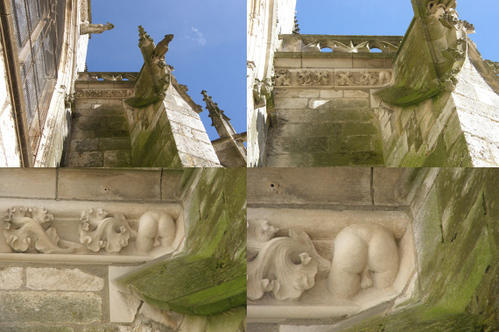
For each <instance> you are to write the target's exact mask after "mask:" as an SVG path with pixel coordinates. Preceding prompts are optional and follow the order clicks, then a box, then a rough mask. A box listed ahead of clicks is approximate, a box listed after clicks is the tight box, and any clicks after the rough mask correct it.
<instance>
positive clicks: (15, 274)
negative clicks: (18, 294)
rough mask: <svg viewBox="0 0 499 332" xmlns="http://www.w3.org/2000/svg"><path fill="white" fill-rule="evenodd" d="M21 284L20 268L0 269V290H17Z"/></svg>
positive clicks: (21, 274) (21, 271) (21, 273)
mask: <svg viewBox="0 0 499 332" xmlns="http://www.w3.org/2000/svg"><path fill="white" fill-rule="evenodd" d="M22 284H23V268H22V267H6V268H0V289H6V290H9V289H18V288H20V287H21V286H22Z"/></svg>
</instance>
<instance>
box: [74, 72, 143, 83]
mask: <svg viewBox="0 0 499 332" xmlns="http://www.w3.org/2000/svg"><path fill="white" fill-rule="evenodd" d="M138 76H139V73H135V72H86V71H85V72H80V73H78V81H104V82H117V81H136V80H137V77H138Z"/></svg>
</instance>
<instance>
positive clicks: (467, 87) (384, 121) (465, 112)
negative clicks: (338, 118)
mask: <svg viewBox="0 0 499 332" xmlns="http://www.w3.org/2000/svg"><path fill="white" fill-rule="evenodd" d="M480 61H481V60H480ZM456 82H457V84H456V88H455V89H454V90H453V91H452V92H448V93H441V94H439V95H437V96H435V97H433V98H430V99H427V100H425V101H423V102H421V103H418V104H415V105H413V106H406V107H395V106H390V105H387V104H384V103H380V101H379V99H378V97H374V98H373V100H374V103H375V104H376V105H377V106H376V107H375V112H376V114H377V116H378V118H379V121H380V129H381V135H382V139H383V147H384V151H385V162H386V165H387V166H403V167H422V166H434V167H441V166H449V167H471V166H474V167H487V166H495V165H497V163H498V161H497V160H498V159H497V158H498V157H497V151H498V147H499V138H498V137H497V134H496V133H497V132H499V128H498V127H497V119H498V115H497V114H499V108H498V107H499V106H498V105H499V97H498V96H497V94H496V93H495V92H494V90H493V89H492V88H491V87H490V86H489V85H488V84H487V82H486V81H485V80H484V78H483V77H482V76H481V75H480V73H479V72H478V71H477V69H476V68H475V67H474V65H473V64H472V63H471V61H470V58H469V57H468V56H467V57H466V59H465V61H464V65H463V66H462V68H461V70H460V72H459V74H458V75H457V76H456Z"/></svg>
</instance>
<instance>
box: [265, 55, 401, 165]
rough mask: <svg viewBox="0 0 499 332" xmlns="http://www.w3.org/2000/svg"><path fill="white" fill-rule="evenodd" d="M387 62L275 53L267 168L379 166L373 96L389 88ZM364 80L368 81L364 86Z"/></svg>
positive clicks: (380, 157) (374, 58) (385, 57)
mask: <svg viewBox="0 0 499 332" xmlns="http://www.w3.org/2000/svg"><path fill="white" fill-rule="evenodd" d="M391 57H392V56H391V55H389V54H369V53H367V54H366V53H362V54H360V53H359V54H355V53H335V52H333V53H322V52H319V51H316V52H310V53H307V52H279V53H276V56H275V59H274V66H275V68H276V69H275V70H276V73H277V78H276V87H275V88H274V110H273V112H272V115H271V120H270V121H271V125H270V128H269V133H268V139H267V142H266V165H267V166H275V167H279V166H288V167H295V166H296V167H300V166H301V167H307V166H333V165H334V166H348V165H383V164H384V155H383V146H382V140H381V135H380V129H379V124H378V122H379V121H378V118H377V116H376V113H375V112H374V105H372V103H373V98H372V95H373V93H374V92H376V91H377V89H378V88H379V86H383V85H386V84H389V83H390V82H391V79H392V76H391V75H392V73H391V66H392V62H391ZM317 75H322V76H321V77H322V78H320V77H319V76H317ZM367 77H371V81H369V79H367V80H366V81H364V78H367Z"/></svg>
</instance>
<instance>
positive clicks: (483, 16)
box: [296, 0, 499, 61]
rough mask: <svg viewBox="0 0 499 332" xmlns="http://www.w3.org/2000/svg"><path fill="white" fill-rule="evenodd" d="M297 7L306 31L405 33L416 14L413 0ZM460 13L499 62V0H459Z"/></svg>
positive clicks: (306, 0) (321, 1)
mask: <svg viewBox="0 0 499 332" xmlns="http://www.w3.org/2000/svg"><path fill="white" fill-rule="evenodd" d="M296 10H297V16H298V23H299V24H300V33H303V34H330V35H369V34H370V35H403V34H405V32H406V30H407V28H408V27H409V24H410V23H411V20H412V18H413V16H414V12H413V10H412V5H411V1H410V0H297V8H296ZM457 12H458V13H459V16H460V18H461V19H464V20H467V21H468V22H470V23H472V24H473V25H474V26H475V29H476V33H475V34H472V35H470V37H471V39H472V40H473V41H474V42H475V43H476V44H477V46H478V50H479V51H480V53H481V54H482V56H483V58H484V59H490V60H494V61H499V43H498V42H497V36H496V34H497V30H498V21H499V17H498V15H497V13H499V1H498V0H458V1H457Z"/></svg>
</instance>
